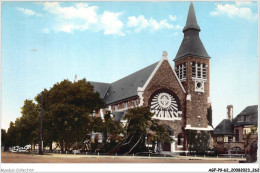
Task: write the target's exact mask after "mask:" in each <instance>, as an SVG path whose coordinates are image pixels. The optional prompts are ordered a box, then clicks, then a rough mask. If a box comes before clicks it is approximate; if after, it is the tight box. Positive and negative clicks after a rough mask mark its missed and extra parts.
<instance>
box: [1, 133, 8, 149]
mask: <svg viewBox="0 0 260 173" xmlns="http://www.w3.org/2000/svg"><path fill="white" fill-rule="evenodd" d="M6 139H7V138H6V130H5V129H1V146H2V145H5V143H6Z"/></svg>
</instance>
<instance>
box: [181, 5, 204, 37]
mask: <svg viewBox="0 0 260 173" xmlns="http://www.w3.org/2000/svg"><path fill="white" fill-rule="evenodd" d="M188 29H196V30H199V31H200V27H199V25H198V24H197V19H196V15H195V10H194V6H193V3H192V2H191V3H190V8H189V13H188V17H187V21H186V26H185V27H184V28H183V32H185V31H186V30H188Z"/></svg>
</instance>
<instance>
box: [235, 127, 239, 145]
mask: <svg viewBox="0 0 260 173" xmlns="http://www.w3.org/2000/svg"><path fill="white" fill-rule="evenodd" d="M235 138H236V142H239V130H238V129H236V131H235Z"/></svg>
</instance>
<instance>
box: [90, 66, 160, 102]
mask: <svg viewBox="0 0 260 173" xmlns="http://www.w3.org/2000/svg"><path fill="white" fill-rule="evenodd" d="M157 64H158V62H156V63H154V64H152V65H149V66H147V67H145V68H143V69H141V70H139V71H137V72H135V73H132V74H130V75H128V76H126V77H124V78H122V79H119V80H117V81H115V82H113V83H111V84H109V83H102V82H92V81H90V83H91V84H92V85H93V86H94V91H95V92H98V93H99V94H100V97H101V98H102V99H104V101H105V103H106V104H111V103H116V102H119V101H122V100H125V99H129V98H132V97H136V96H138V95H137V88H138V87H143V86H144V84H145V82H146V81H147V79H148V78H149V76H150V75H151V73H152V72H153V70H154V69H155V67H156V65H157Z"/></svg>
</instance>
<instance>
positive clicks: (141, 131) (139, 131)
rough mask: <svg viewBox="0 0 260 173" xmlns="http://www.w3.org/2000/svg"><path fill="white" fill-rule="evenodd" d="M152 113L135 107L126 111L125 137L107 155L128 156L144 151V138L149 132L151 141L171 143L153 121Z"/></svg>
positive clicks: (168, 136) (162, 129) (164, 129)
mask: <svg viewBox="0 0 260 173" xmlns="http://www.w3.org/2000/svg"><path fill="white" fill-rule="evenodd" d="M152 117H153V113H151V112H150V109H149V108H148V107H136V108H132V109H128V110H127V112H126V114H125V116H124V119H126V120H127V124H126V127H125V131H126V134H125V137H124V139H123V140H122V142H121V143H119V144H118V145H117V146H116V147H115V148H114V149H112V150H111V151H110V152H108V153H109V154H112V153H118V154H129V153H137V152H143V151H146V146H145V140H146V139H145V138H146V137H147V135H148V132H149V131H150V130H151V131H153V132H154V134H155V136H154V138H153V140H154V141H155V140H158V141H162V142H171V141H172V139H171V137H170V134H169V133H168V131H167V129H166V128H165V127H164V125H160V124H159V123H158V121H156V120H153V119H152Z"/></svg>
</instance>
